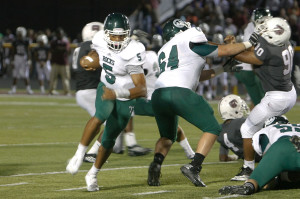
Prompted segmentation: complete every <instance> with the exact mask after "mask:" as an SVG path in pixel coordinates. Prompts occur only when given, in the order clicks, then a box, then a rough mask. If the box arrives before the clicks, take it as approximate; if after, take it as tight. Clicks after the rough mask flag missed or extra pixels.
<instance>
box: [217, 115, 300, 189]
mask: <svg viewBox="0 0 300 199" xmlns="http://www.w3.org/2000/svg"><path fill="white" fill-rule="evenodd" d="M252 140H253V143H252V144H253V147H254V149H255V151H256V152H257V153H258V154H260V155H263V158H262V159H261V161H260V162H259V164H258V166H257V167H256V168H255V169H254V171H253V172H252V174H251V175H250V177H249V179H248V180H247V181H246V183H245V184H244V185H235V186H225V187H223V188H222V189H220V190H219V193H221V194H240V195H250V194H253V193H255V192H258V191H259V190H261V189H263V188H264V186H265V185H266V184H267V183H268V182H270V181H271V180H272V179H273V178H275V177H276V176H280V181H281V182H282V181H288V182H291V184H295V182H298V186H299V174H300V153H299V152H300V124H290V123H289V121H288V120H287V119H286V117H283V116H275V117H271V118H269V119H268V120H267V121H266V122H265V128H263V129H261V130H260V131H258V132H257V133H256V134H255V135H254V136H253V138H252ZM291 174H292V175H291ZM291 176H292V178H291ZM280 181H279V182H277V183H278V185H277V186H278V187H277V188H280ZM286 188H287V187H286Z"/></svg>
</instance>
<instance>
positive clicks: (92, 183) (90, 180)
mask: <svg viewBox="0 0 300 199" xmlns="http://www.w3.org/2000/svg"><path fill="white" fill-rule="evenodd" d="M85 182H86V189H87V190H88V191H99V186H98V184H97V176H96V175H91V174H89V173H87V174H86V176H85Z"/></svg>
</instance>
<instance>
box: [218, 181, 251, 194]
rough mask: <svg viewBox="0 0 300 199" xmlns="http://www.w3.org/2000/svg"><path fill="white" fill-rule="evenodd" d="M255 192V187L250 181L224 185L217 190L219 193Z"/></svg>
mask: <svg viewBox="0 0 300 199" xmlns="http://www.w3.org/2000/svg"><path fill="white" fill-rule="evenodd" d="M253 193H255V187H254V185H253V184H252V183H250V182H247V183H245V184H244V185H235V186H225V187H223V188H221V189H220V190H219V194H221V195H231V194H238V195H251V194H253Z"/></svg>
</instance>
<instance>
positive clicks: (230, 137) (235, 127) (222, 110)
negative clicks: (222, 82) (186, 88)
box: [217, 94, 261, 180]
mask: <svg viewBox="0 0 300 199" xmlns="http://www.w3.org/2000/svg"><path fill="white" fill-rule="evenodd" d="M218 111H219V114H220V116H221V118H222V119H223V120H224V123H223V124H222V125H221V127H222V131H221V133H220V135H219V137H218V139H217V141H218V142H219V143H220V150H219V160H220V161H233V160H237V159H244V149H243V138H242V134H241V131H240V128H241V126H242V124H243V123H244V122H245V120H246V117H247V116H248V114H249V112H250V109H249V107H248V105H247V104H246V102H245V101H244V100H243V99H242V98H241V97H240V96H238V95H234V94H230V95H227V96H226V97H223V98H222V99H221V100H220V102H219V104H218ZM229 150H231V151H232V152H233V153H234V155H228V152H229ZM260 159H261V156H259V155H257V154H256V156H255V161H256V162H259V161H260ZM232 180H234V179H232Z"/></svg>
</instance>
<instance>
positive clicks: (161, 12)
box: [0, 0, 300, 95]
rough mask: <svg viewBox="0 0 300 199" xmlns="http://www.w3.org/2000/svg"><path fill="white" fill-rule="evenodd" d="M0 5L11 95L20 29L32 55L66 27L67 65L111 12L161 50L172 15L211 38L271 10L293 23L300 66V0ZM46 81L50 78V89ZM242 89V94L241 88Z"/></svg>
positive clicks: (2, 61) (3, 66)
mask: <svg viewBox="0 0 300 199" xmlns="http://www.w3.org/2000/svg"><path fill="white" fill-rule="evenodd" d="M0 5H1V8H2V9H1V12H0V19H1V20H0V42H1V45H0V89H1V90H0V93H7V92H8V90H9V89H10V88H11V85H12V65H13V51H12V44H13V42H14V41H15V40H16V29H17V28H18V27H24V28H25V29H26V36H25V37H26V39H27V40H28V42H29V47H30V49H32V50H30V51H29V53H32V54H33V49H34V47H36V45H37V38H38V36H39V35H41V34H45V35H46V36H47V39H48V43H47V45H49V44H50V43H51V41H52V40H53V39H55V38H56V37H57V31H58V30H60V31H61V30H62V31H63V32H62V33H63V37H64V39H65V40H66V41H67V42H69V44H70V48H69V51H68V60H67V64H68V65H70V66H71V65H72V54H73V50H74V49H75V48H76V47H77V45H78V44H79V43H80V42H82V38H81V30H82V28H83V27H84V25H85V24H87V23H89V22H92V21H99V22H102V23H103V22H104V19H105V17H106V16H107V15H108V14H109V13H112V12H121V13H123V14H125V15H127V16H128V17H129V20H130V24H131V32H132V34H136V35H138V36H139V37H140V38H142V39H143V43H144V44H145V45H146V47H147V48H148V49H149V50H157V49H158V48H159V47H160V46H161V45H162V43H159V41H158V40H156V38H157V36H158V35H161V34H162V26H163V24H164V22H166V21H167V20H168V19H170V18H172V17H176V18H181V19H183V20H186V21H189V22H191V24H192V25H193V26H199V27H201V28H202V30H203V31H204V32H205V33H206V35H207V38H208V39H209V40H211V39H212V36H213V35H214V34H216V33H220V34H222V35H223V36H224V37H225V36H226V35H229V34H232V35H235V36H238V37H243V33H244V29H245V27H246V26H247V24H248V23H249V22H250V20H251V19H250V18H251V13H252V11H253V10H254V9H256V8H267V9H269V10H270V12H271V13H272V15H273V16H274V17H276V16H279V17H283V18H285V19H286V20H287V21H288V22H289V24H290V26H291V29H292V36H291V40H292V43H293V45H294V46H295V49H296V52H295V58H294V64H295V65H300V64H299V63H300V61H299V60H300V58H299V57H300V56H299V53H300V52H299V47H297V46H300V35H299V32H300V8H299V0H257V1H253V0H109V1H106V0H85V1H82V0H47V1H36V0H22V1H21V0H1V3H0ZM31 57H32V60H30V62H31V63H30V64H31V69H30V85H31V87H32V88H33V90H34V89H39V82H38V80H37V73H36V69H35V60H34V56H31ZM70 74H71V76H70V83H71V89H72V90H74V81H73V78H72V67H70ZM228 82H229V83H228V87H229V89H231V91H230V92H233V87H234V86H236V85H239V82H238V81H237V80H236V79H234V76H231V75H228ZM47 85H48V83H47V81H46V80H45V87H46V89H47ZM17 86H18V88H20V89H23V88H25V85H24V83H23V81H19V82H18V83H17ZM60 89H61V83H60V82H58V84H57V90H58V93H59V90H60ZM220 89H222V88H220ZM220 89H219V90H220ZM239 89H240V90H242V91H241V92H243V87H242V86H240V87H239V88H238V90H239ZM20 91H22V90H20ZM37 93H39V91H38V92H37ZM45 94H47V93H45ZM220 95H222V94H220Z"/></svg>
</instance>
